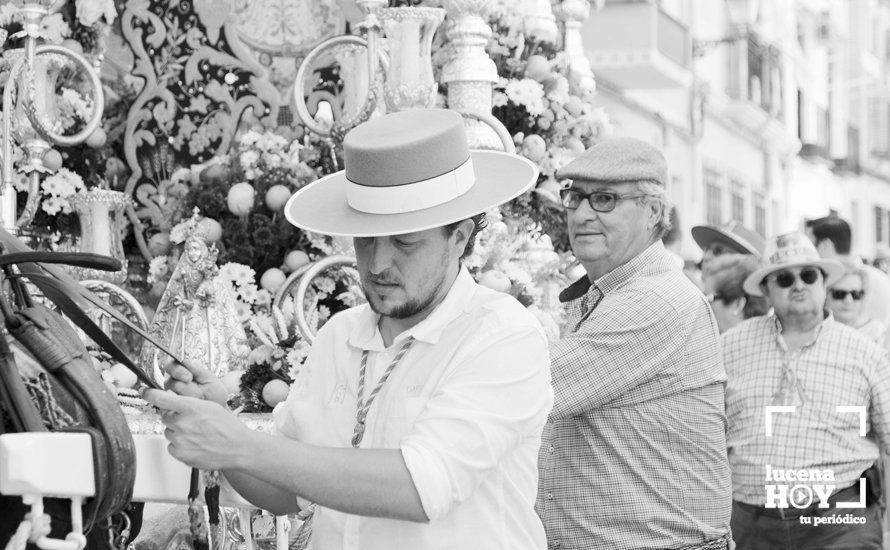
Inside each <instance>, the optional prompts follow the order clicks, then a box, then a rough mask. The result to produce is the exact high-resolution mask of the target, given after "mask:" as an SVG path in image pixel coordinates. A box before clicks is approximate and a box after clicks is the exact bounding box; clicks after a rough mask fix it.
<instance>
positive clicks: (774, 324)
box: [766, 309, 835, 349]
mask: <svg viewBox="0 0 890 550" xmlns="http://www.w3.org/2000/svg"><path fill="white" fill-rule="evenodd" d="M766 317H767V319H769V320H770V324H769V326H770V328H771V329H772V330H773V332H774V334H775V337H776V341H777V342H779V343H780V345H781V346H782V348H783V349H785V348H786V346H785V339H784V338H782V321H781V320H779V316H778V315H776V312H775V310H773V309H770V312H769V313H767V316H766ZM834 323H835V320H834V315H833V314H832V313H831V312H830V311H829V310H827V309H823V310H822V321H821V322H820V323H819V326H817V327H816V332H815V333H814V334H813V339H812V340H811V341H809V342H808V343H807V344H806V345H804V346H803V347H804V348H806V347H809V346H811V345H813V344H814V343H816V340H818V339H819V335H820V334H822V331H823V330H824V329H825V328H826V327H829V328H830V327H831V325H833V324H834Z"/></svg>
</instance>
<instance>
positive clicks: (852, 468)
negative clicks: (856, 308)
mask: <svg viewBox="0 0 890 550" xmlns="http://www.w3.org/2000/svg"><path fill="white" fill-rule="evenodd" d="M722 342H723V358H724V362H725V364H726V371H727V374H728V376H729V380H728V382H727V387H726V418H727V425H728V429H727V445H728V447H729V462H730V465H731V466H732V482H733V498H734V499H735V500H738V501H741V502H745V503H748V504H753V505H763V504H764V503H765V502H766V487H765V485H766V484H772V483H776V481H775V476H773V475H772V474H770V476H771V479H772V481H770V480H767V470H766V467H767V466H770V470H771V471H772V472H775V471H777V470H778V471H787V470H801V469H803V470H826V469H828V470H831V471H832V472H833V476H834V481H832V482H831V484H833V485H835V486H836V487H837V488H838V489H843V488H845V487H848V486H850V485H853V484H854V483H855V482H856V481H857V480H858V479H859V476H860V474H862V472H863V471H865V470H866V469H868V468H869V467H870V466H871V465H872V464H874V462H875V460H877V458H878V454H879V448H878V445H877V444H876V443H875V441H874V439H873V438H872V437H860V435H859V427H860V416H859V415H858V414H855V412H841V411H838V410H837V407H838V406H842V407H843V406H854V407H858V406H864V407H865V408H866V411H867V412H868V414H867V416H866V428H867V431H868V432H872V431H873V432H874V433H875V434H876V435H877V436H878V438H879V439H880V441H882V442H883V444H884V449H885V450H887V451H890V447H887V443H888V442H890V438H888V436H890V422H888V421H890V368H888V364H887V352H886V351H885V350H884V349H883V347H882V346H879V345H877V344H875V343H874V342H872V341H870V340H869V338H868V337H866V336H864V335H862V334H861V333H859V332H858V331H857V330H856V329H853V328H851V327H848V326H846V325H843V324H841V323H839V322H837V321H835V320H834V318H833V317H832V316H830V315H829V316H827V317H826V319H825V320H824V321H823V322H822V324H821V325H820V326H819V328H818V329H817V333H816V336H815V338H814V339H813V341H812V342H810V343H809V344H807V345H805V346H803V347H802V348H801V349H799V350H797V351H789V350H788V348H787V346H786V345H785V341H784V339H783V338H782V334H781V324H780V323H779V319H778V317H776V316H775V315H774V314H771V315H768V316H765V317H755V318H753V319H749V320H747V321H745V322H743V323H742V324H740V325H738V326H736V327H735V328H733V329H731V330H729V331H727V332H726V333H725V334H724V335H723V337H722ZM783 377H784V378H785V383H784V384H783ZM769 405H792V406H795V407H796V409H795V411H794V412H793V413H781V414H780V413H773V414H771V415H770V423H771V429H772V436H771V437H766V423H765V417H766V409H765V407H766V406H769ZM817 483H821V482H818V481H817ZM791 484H792V485H799V484H803V485H806V484H807V483H806V482H798V481H795V482H793V483H791Z"/></svg>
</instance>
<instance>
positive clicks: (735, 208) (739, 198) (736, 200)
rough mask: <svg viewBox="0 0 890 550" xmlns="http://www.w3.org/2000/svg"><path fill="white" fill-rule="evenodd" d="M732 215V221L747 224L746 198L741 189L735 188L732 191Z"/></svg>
mask: <svg viewBox="0 0 890 550" xmlns="http://www.w3.org/2000/svg"><path fill="white" fill-rule="evenodd" d="M731 214H732V215H731V216H730V219H732V220H735V221H737V222H739V223H741V224H744V223H745V197H744V196H743V195H742V189H741V188H740V187H736V186H733V190H732V213H731Z"/></svg>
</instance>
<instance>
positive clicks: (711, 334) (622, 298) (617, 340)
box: [536, 241, 731, 550]
mask: <svg viewBox="0 0 890 550" xmlns="http://www.w3.org/2000/svg"><path fill="white" fill-rule="evenodd" d="M560 299H561V300H563V301H564V302H567V304H566V307H567V318H568V321H569V325H568V327H567V330H568V333H567V334H566V335H565V336H564V337H563V339H562V340H560V341H558V342H556V343H554V344H552V345H551V348H550V354H551V370H552V377H553V388H554V393H555V403H554V408H553V411H552V413H551V416H550V419H549V421H548V423H547V425H546V426H545V428H544V439H543V445H542V447H541V453H540V455H539V459H538V467H539V470H540V486H539V488H538V499H537V504H536V509H537V511H538V514H539V515H540V516H541V518H542V519H543V521H544V527H545V530H546V531H547V539H548V544H549V547H550V548H579V549H580V548H584V549H597V548H602V549H609V550H615V549H622V548H628V549H629V548H633V549H645V548H660V549H664V548H681V547H683V546H687V545H692V544H700V543H703V542H705V541H708V540H712V539H716V538H720V537H722V536H725V535H726V534H727V532H728V531H729V515H730V510H731V498H730V497H731V495H730V490H731V486H730V471H729V466H728V464H727V460H726V439H725V426H726V425H725V418H724V401H723V392H724V383H725V380H726V376H725V372H724V370H723V364H722V362H721V357H720V348H719V339H718V332H717V324H716V322H715V320H714V316H713V313H712V312H711V309H710V307H709V306H708V303H707V300H706V299H705V297H704V296H703V295H702V294H701V292H699V291H698V289H697V288H696V287H695V286H694V285H693V284H692V283H691V282H690V281H689V280H688V279H687V278H686V277H685V276H684V275H683V273H682V272H680V271H679V270H678V269H677V268H676V267H675V266H674V264H673V262H672V260H671V258H670V256H669V255H668V253H667V252H666V251H665V249H664V246H663V245H662V244H661V242H660V241H659V242H657V243H655V244H653V245H651V246H650V247H649V248H647V249H646V250H645V251H644V252H642V253H641V254H640V255H639V256H637V257H636V258H634V259H632V260H631V261H629V262H627V263H626V264H624V265H622V266H620V267H618V268H616V269H615V270H613V271H612V272H610V273H608V274H606V275H605V276H603V277H602V278H600V279H597V280H596V281H595V283H594V284H593V285H591V284H590V283H589V282H588V281H587V279H586V278H584V279H581V280H579V281H577V282H576V283H575V284H573V285H572V286H570V287H569V288H567V289H566V290H565V291H563V293H562V295H561V296H560Z"/></svg>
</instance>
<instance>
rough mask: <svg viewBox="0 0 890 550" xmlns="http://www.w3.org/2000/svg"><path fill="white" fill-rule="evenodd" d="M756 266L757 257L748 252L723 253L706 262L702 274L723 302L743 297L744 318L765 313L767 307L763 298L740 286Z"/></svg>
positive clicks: (755, 269)
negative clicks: (752, 294) (749, 292)
mask: <svg viewBox="0 0 890 550" xmlns="http://www.w3.org/2000/svg"><path fill="white" fill-rule="evenodd" d="M757 268H758V262H757V258H755V257H754V256H752V255H750V254H724V255H722V256H718V257H716V258H714V259H713V260H711V261H710V262H708V263H707V264H706V266H705V269H704V276H705V278H706V279H708V281H710V282H711V286H712V287H713V288H714V294H715V296H716V297H718V298H719V299H720V300H721V301H722V302H723V303H724V304H728V303H730V302H733V301H735V300H738V299H739V298H745V308H744V309H743V310H742V313H743V317H744V318H745V319H750V318H751V317H756V316H759V315H765V314H766V312H767V310H768V309H769V306H768V305H767V303H766V299H765V298H763V297H761V296H751V295H750V294H748V293H747V292H745V290H744V288H743V287H742V285H743V284H744V282H745V279H747V278H748V275H750V274H752V273H754V272H755V271H757Z"/></svg>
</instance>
